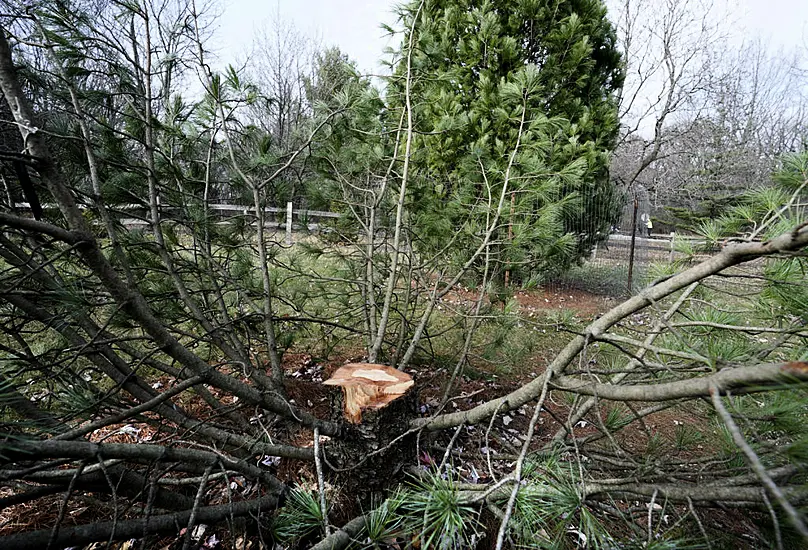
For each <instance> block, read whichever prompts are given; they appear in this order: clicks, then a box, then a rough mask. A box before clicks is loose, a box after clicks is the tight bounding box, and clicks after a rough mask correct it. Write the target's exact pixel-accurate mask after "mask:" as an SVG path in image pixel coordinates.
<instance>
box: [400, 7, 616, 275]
mask: <svg viewBox="0 0 808 550" xmlns="http://www.w3.org/2000/svg"><path fill="white" fill-rule="evenodd" d="M401 16H402V19H403V20H404V22H405V26H406V27H407V28H411V27H413V25H412V24H411V22H412V21H413V19H414V18H416V17H417V22H416V25H414V28H415V33H416V35H415V36H414V46H413V51H412V59H411V63H412V74H413V76H414V78H413V82H412V88H411V96H412V98H413V101H414V105H413V111H414V114H415V121H416V125H417V128H416V130H417V133H418V137H417V141H416V146H415V147H414V153H413V156H412V163H413V175H414V177H413V184H412V186H411V189H412V196H411V200H412V203H411V207H412V209H413V211H414V212H417V215H416V217H417V218H418V219H417V224H416V227H417V230H418V231H419V232H420V233H421V235H420V236H421V238H422V239H428V238H429V237H430V235H431V236H435V235H447V234H455V232H456V230H457V229H458V228H460V227H463V226H464V225H465V226H469V227H472V228H473V227H476V226H477V225H478V222H476V221H475V220H473V219H471V220H470V219H468V212H469V208H470V207H472V206H473V205H475V204H479V202H480V201H485V200H486V196H487V192H488V191H487V189H488V187H487V185H489V184H490V185H491V186H494V192H496V185H497V184H498V183H500V184H501V182H502V174H503V173H504V171H505V168H506V165H507V164H508V162H509V154H508V153H509V152H510V151H513V150H514V148H515V147H517V145H516V144H517V140H518V139H519V138H520V136H519V135H518V134H519V131H518V129H519V127H520V125H519V120H520V118H521V114H522V108H523V107H522V105H521V103H522V101H521V99H520V98H518V97H517V98H516V101H509V99H508V96H509V93H508V91H507V90H508V88H509V87H511V86H513V85H514V84H518V83H519V82H520V81H521V82H524V81H525V79H524V77H523V76H520V74H523V73H524V72H525V71H526V70H527V69H528V68H531V69H530V71H531V72H535V77H531V79H530V81H531V86H532V88H531V90H532V91H531V93H530V97H529V98H528V99H527V101H526V102H525V105H524V118H525V122H526V123H525V125H524V126H523V128H522V135H521V142H520V144H519V148H520V151H519V155H518V157H517V158H516V159H515V162H514V164H513V167H512V168H513V170H512V172H513V174H514V175H515V178H514V182H516V185H515V186H514V187H513V189H514V191H513V194H512V195H511V197H510V200H511V201H512V202H511V207H510V209H509V211H508V212H507V215H506V216H504V217H503V219H502V224H503V225H502V227H501V229H500V230H499V234H498V237H499V240H500V242H503V243H505V242H509V243H511V244H512V245H513V246H506V247H503V260H504V261H505V263H506V269H514V270H515V271H514V273H517V272H520V273H521V275H522V276H527V275H530V274H541V273H543V274H546V273H547V272H548V271H554V270H558V269H563V267H564V266H567V265H570V263H571V262H573V261H574V260H576V259H578V258H580V257H582V256H583V255H585V254H586V253H587V252H588V250H589V248H590V247H591V245H592V244H593V243H594V240H595V238H596V235H598V232H600V234H601V235H603V234H606V233H607V231H606V230H607V228H608V227H609V225H610V224H611V223H612V221H613V217H614V215H615V214H616V213H617V212H618V210H619V208H616V207H615V206H616V202H617V198H616V194H615V190H614V187H613V185H612V184H611V182H610V181H609V174H608V155H609V151H610V149H611V147H612V146H613V144H614V140H615V138H616V136H617V131H618V121H617V110H616V99H615V94H616V93H617V91H618V90H619V89H620V87H621V85H622V81H623V72H622V65H621V59H620V54H619V52H618V50H617V47H616V37H615V33H614V30H613V28H612V26H611V24H610V23H609V21H608V20H607V19H606V8H605V7H604V5H603V3H602V2H601V1H600V0H499V1H496V2H495V1H491V0H474V1H472V2H458V1H456V0H454V1H453V0H426V1H424V2H423V3H421V2H420V1H416V2H411V3H410V4H408V5H407V6H405V7H404V8H403V9H402V12H401ZM408 39H409V37H405V40H404V42H405V43H406V42H407V40H408ZM405 65H406V60H404V61H402V62H400V63H399V64H398V67H397V74H399V75H400V74H403V73H404V70H405ZM402 89H403V85H401V84H400V83H394V84H393V86H392V87H391V94H390V97H389V101H390V103H391V106H395V105H396V103H399V104H401V103H402V101H401V99H400V98H401V92H402ZM525 89H526V88H525ZM511 95H512V94H511ZM517 96H518V94H517ZM506 226H507V227H508V228H507V229H506ZM439 240H440V239H439ZM520 266H521V267H520Z"/></svg>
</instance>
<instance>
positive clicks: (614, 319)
mask: <svg viewBox="0 0 808 550" xmlns="http://www.w3.org/2000/svg"><path fill="white" fill-rule="evenodd" d="M806 246H808V227H806V226H805V225H800V226H797V227H795V228H794V229H793V230H792V231H788V232H786V233H784V234H782V235H780V236H778V237H775V238H774V239H772V240H770V241H766V242H762V243H755V242H748V243H733V244H730V245H728V246H727V247H725V248H724V250H722V251H721V252H720V253H719V254H716V255H715V256H713V257H711V258H709V259H707V260H705V261H704V262H702V263H700V264H698V265H695V266H693V267H691V268H690V269H687V270H685V271H683V272H681V273H679V274H677V275H674V276H673V277H671V278H670V279H667V280H665V281H662V282H661V283H659V284H656V285H653V286H649V287H646V288H644V289H643V290H642V291H640V293H639V294H637V295H636V296H634V297H632V298H630V299H628V300H626V301H625V302H623V303H622V304H620V305H618V306H617V307H615V308H613V309H612V310H610V311H608V312H607V313H605V314H604V315H603V316H602V317H600V318H599V319H597V320H596V321H595V322H593V323H592V324H590V325H589V326H588V327H587V328H586V330H585V332H584V334H582V335H579V336H577V337H576V338H574V339H573V340H572V341H571V342H570V343H569V344H567V345H566V346H565V347H564V349H563V350H561V352H559V353H558V355H556V357H555V359H553V361H552V362H551V363H550V364H549V365H548V366H547V369H546V370H545V372H544V373H542V374H541V375H539V376H538V377H536V378H535V379H534V380H533V381H531V382H529V383H528V384H525V385H524V386H522V387H520V388H519V389H517V390H515V391H513V392H511V393H509V394H508V395H505V396H503V397H499V398H497V399H492V400H491V401H487V402H485V403H483V404H481V405H478V406H476V407H474V408H472V409H469V410H466V411H460V412H456V413H450V414H444V415H440V416H435V417H432V418H418V419H415V420H413V421H412V426H413V427H421V428H426V429H428V430H442V429H446V428H450V427H453V426H457V425H458V424H477V423H479V422H480V421H482V420H483V419H485V418H488V417H489V416H491V414H493V413H494V411H495V410H500V409H501V410H503V411H510V410H513V409H516V408H519V407H521V406H522V405H524V404H525V403H528V402H530V401H532V400H533V399H536V398H537V397H538V396H539V394H540V393H541V391H542V388H543V387H544V383H545V379H546V378H547V377H548V376H549V375H551V374H553V375H560V374H563V372H564V371H565V370H566V369H567V367H568V366H569V365H570V363H571V362H572V360H573V359H574V358H575V357H577V355H578V354H579V353H580V352H581V351H582V350H583V349H584V347H586V345H587V344H588V343H589V342H592V341H594V340H597V339H599V337H600V336H602V335H603V334H604V333H605V332H606V331H607V330H609V329H610V328H611V327H613V326H614V325H615V324H617V323H619V322H620V321H622V320H623V319H625V318H626V317H628V316H629V315H631V314H633V313H636V312H637V311H640V310H642V309H644V308H645V307H647V306H649V305H651V304H653V303H656V302H659V301H660V300H662V299H664V298H666V297H668V296H670V295H671V294H673V293H675V292H678V291H679V290H681V289H683V288H685V287H687V286H689V285H691V284H693V283H695V282H698V281H701V280H702V279H705V278H707V277H709V276H711V275H715V274H716V273H719V272H721V271H723V270H724V269H727V268H728V267H732V266H734V265H738V264H742V263H744V262H747V261H751V260H754V259H756V258H760V257H764V256H771V255H774V254H780V253H786V252H795V251H799V250H801V249H803V248H805V247H806Z"/></svg>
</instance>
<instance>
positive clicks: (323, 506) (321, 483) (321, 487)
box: [314, 428, 331, 537]
mask: <svg viewBox="0 0 808 550" xmlns="http://www.w3.org/2000/svg"><path fill="white" fill-rule="evenodd" d="M314 468H315V469H316V470H317V489H318V491H319V493H320V510H321V511H322V514H323V532H324V533H325V536H326V537H327V536H329V535H330V534H331V526H330V525H329V524H328V506H327V503H326V501H325V479H324V478H323V463H322V461H321V460H320V428H314Z"/></svg>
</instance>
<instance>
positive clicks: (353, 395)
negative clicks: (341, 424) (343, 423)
mask: <svg viewBox="0 0 808 550" xmlns="http://www.w3.org/2000/svg"><path fill="white" fill-rule="evenodd" d="M323 384H325V385H328V386H340V387H341V388H342V391H343V403H344V405H345V419H346V420H348V422H350V423H351V424H359V423H361V422H362V410H363V409H372V410H376V409H381V408H382V407H384V406H386V405H388V404H389V403H391V402H393V401H394V400H396V399H398V398H399V397H401V396H402V395H404V394H405V393H407V390H408V389H410V387H411V386H412V385H413V380H412V377H411V376H410V375H409V374H407V373H406V372H402V371H400V370H396V369H394V368H393V367H388V366H387V365H377V364H374V363H348V364H347V365H345V366H343V367H340V368H338V369H337V370H336V371H335V372H334V374H333V375H332V376H331V378H329V379H328V380H326V381H325V382H323Z"/></svg>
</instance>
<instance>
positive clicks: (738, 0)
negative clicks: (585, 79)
mask: <svg viewBox="0 0 808 550" xmlns="http://www.w3.org/2000/svg"><path fill="white" fill-rule="evenodd" d="M219 1H220V2H221V5H220V9H221V10H222V16H221V19H220V20H219V23H218V27H219V28H218V32H217V33H216V35H215V39H214V45H215V49H216V51H217V52H218V53H219V55H220V61H221V62H224V63H233V62H235V61H236V60H237V59H238V58H241V60H243V59H244V58H245V57H246V54H247V53H248V52H249V51H250V48H251V45H252V42H253V38H254V36H255V35H256V31H258V30H260V29H261V28H265V27H266V26H267V25H269V24H271V21H272V20H273V18H275V17H276V14H277V15H279V16H280V19H281V21H283V22H285V23H286V24H290V23H291V24H293V25H294V26H295V27H296V28H297V29H298V30H300V31H301V32H303V33H305V34H308V35H310V36H318V37H319V39H320V40H321V41H322V44H323V45H324V46H330V45H336V46H339V47H340V49H341V50H342V51H343V52H345V53H347V54H348V55H349V56H350V57H351V59H353V60H355V61H357V63H358V65H359V69H360V70H361V71H362V72H379V71H380V70H381V69H380V66H379V64H378V61H379V59H380V58H381V57H382V53H383V49H384V47H385V46H387V45H388V44H389V42H388V40H387V39H386V38H385V37H384V35H385V32H384V31H383V30H382V29H381V28H380V24H381V23H387V24H389V25H394V23H395V17H394V15H393V14H392V7H393V6H394V5H395V4H396V3H397V2H395V1H392V0H219ZM652 1H654V0H652ZM659 1H660V3H661V1H662V0H659ZM728 1H730V2H732V4H733V5H734V9H733V10H732V11H733V13H734V17H733V18H734V19H735V20H736V21H737V23H736V24H735V25H734V27H735V31H736V35H737V37H738V41H739V42H740V40H741V37H744V36H747V37H752V36H755V35H757V36H760V37H762V38H763V39H764V40H768V41H769V43H770V44H771V45H772V46H783V47H786V48H789V49H790V48H793V47H795V46H798V45H806V47H808V0H728ZM806 52H807V53H808V50H806Z"/></svg>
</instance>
